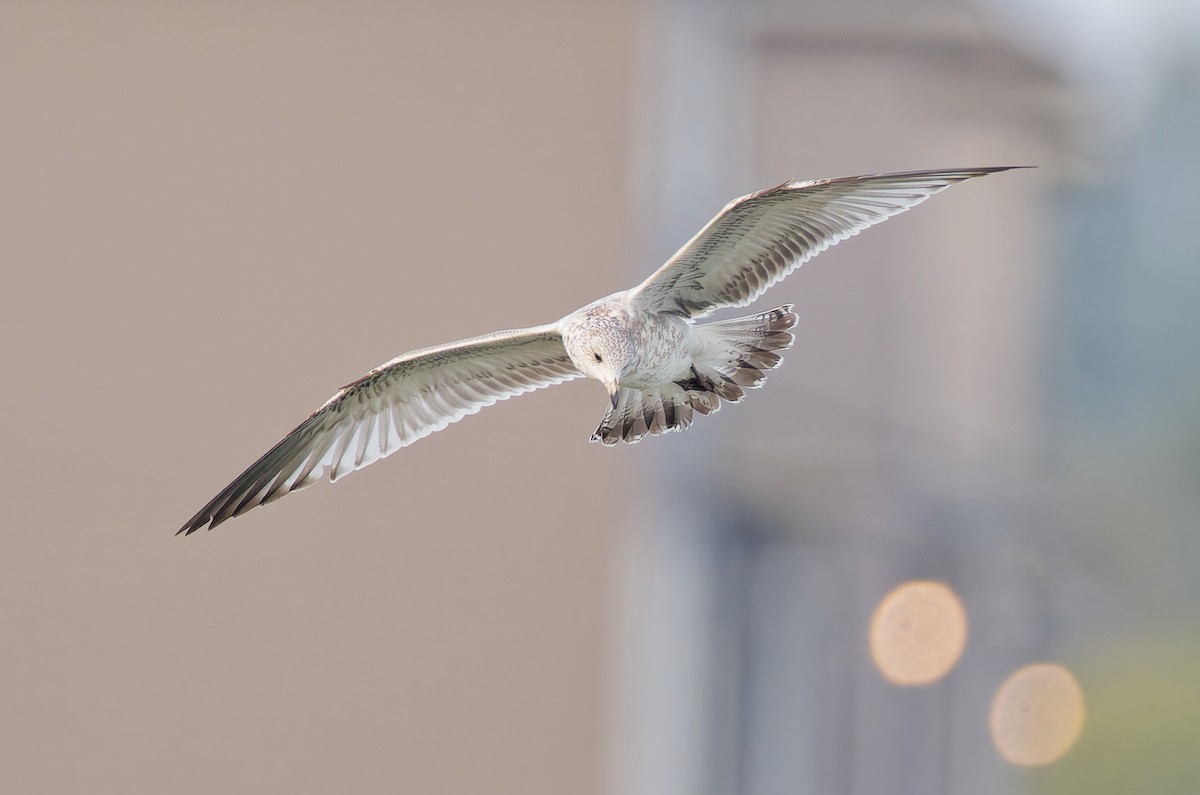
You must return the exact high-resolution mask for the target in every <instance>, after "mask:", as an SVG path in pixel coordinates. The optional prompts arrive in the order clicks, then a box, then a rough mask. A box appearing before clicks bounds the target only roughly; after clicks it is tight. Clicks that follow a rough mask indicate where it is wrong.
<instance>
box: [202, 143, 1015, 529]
mask: <svg viewBox="0 0 1200 795" xmlns="http://www.w3.org/2000/svg"><path fill="white" fill-rule="evenodd" d="M1009 168H1013V167H1011V166H1009V167H994V168H966V169H956V170H947V171H911V172H904V173H896V174H878V175H873V176H859V177H843V178H840V179H822V180H812V181H806V182H785V183H783V184H782V185H778V186H776V187H773V188H769V189H767V190H761V191H758V192H757V193H751V194H749V195H748V196H743V197H741V198H739V199H735V200H733V201H732V202H730V203H729V204H728V205H726V206H725V208H724V209H723V210H721V212H720V213H718V214H717V216H716V217H715V218H713V219H712V220H711V221H709V222H708V224H707V225H706V226H705V227H704V228H703V229H701V230H700V231H699V232H697V233H696V235H695V237H693V238H692V239H691V240H689V241H688V242H687V243H685V244H684V245H683V247H682V248H680V249H679V251H677V252H676V253H675V255H674V256H672V257H671V258H670V259H669V260H667V262H666V264H664V265H663V266H662V267H661V268H659V269H658V270H657V271H655V272H654V273H653V274H652V275H651V276H650V278H648V279H646V281H644V282H642V283H641V284H639V285H638V286H636V287H634V288H633V289H631V290H625V291H624V292H619V293H614V294H613V295H610V296H608V297H607V298H601V299H600V300H598V301H594V302H593V303H590V304H588V305H587V306H585V307H583V308H581V309H578V310H576V311H574V312H572V313H570V314H569V315H567V316H566V317H564V318H562V319H561V320H559V321H557V322H554V323H549V324H547V325H544V326H534V327H532V328H523V329H514V330H510V331H498V332H495V333H494V334H485V335H484V336H482V337H472V338H470V339H464V340H459V341H457V342H450V343H447V344H445V345H437V346H434V347H432V348H422V349H421V350H416V351H412V352H410V353H406V354H403V355H402V356H399V357H397V358H395V359H393V360H391V361H390V362H387V363H385V364H382V365H380V366H379V367H376V368H375V369H374V370H371V371H370V372H369V373H367V374H366V375H364V376H362V377H361V378H359V379H358V380H356V381H354V382H352V383H350V384H347V385H346V386H344V387H342V388H341V389H339V390H338V392H337V394H335V395H334V396H333V397H331V398H330V399H329V400H327V401H326V402H325V403H324V404H323V405H322V406H321V407H320V408H318V409H317V410H316V411H314V412H313V413H312V415H311V416H309V418H308V419H306V420H305V421H304V422H302V423H300V425H298V426H297V427H296V429H295V430H293V431H292V432H291V433H289V434H288V435H287V436H285V437H284V438H283V440H282V441H280V442H279V443H278V444H277V445H275V446H274V447H272V448H271V449H270V450H269V451H268V452H267V453H266V454H265V455H263V456H262V458H260V459H258V460H257V461H255V462H254V463H253V464H251V465H250V467H249V468H248V469H246V471H245V472H243V473H242V474H240V475H238V477H237V478H236V479H235V480H234V481H233V482H232V483H230V484H229V485H228V486H226V487H225V489H224V490H222V491H221V493H220V494H218V495H217V496H216V497H214V498H213V499H212V500H211V501H209V503H208V504H207V505H205V506H204V507H203V508H201V509H200V510H199V511H198V512H197V513H196V515H195V516H193V517H192V518H191V519H189V520H188V521H187V523H186V524H184V526H183V527H182V528H180V530H179V532H180V533H185V534H190V533H192V532H195V531H196V530H198V529H200V528H201V527H204V526H205V525H208V527H209V528H210V529H211V528H214V527H216V526H217V525H219V524H221V523H222V522H224V521H225V520H226V519H229V518H230V517H232V516H238V515H240V514H243V513H245V512H246V511H248V510H250V509H251V508H254V507H255V506H258V505H265V504H266V503H268V502H272V501H273V500H276V499H278V498H280V497H282V496H283V495H285V494H288V493H289V492H293V491H297V490H299V489H302V488H305V487H307V486H310V485H312V484H313V483H316V482H317V481H318V480H320V479H321V478H322V477H324V476H325V474H326V472H328V474H329V479H330V480H331V481H334V480H337V479H338V478H340V477H342V476H343V475H346V474H348V473H350V472H353V471H354V470H356V469H361V468H363V467H365V466H367V465H368V464H372V463H374V462H376V461H378V460H379V459H381V458H384V457H386V456H389V455H391V454H392V453H394V452H396V451H397V450H399V449H400V448H401V447H405V446H407V445H409V444H412V443H413V442H415V441H417V440H418V439H422V438H424V437H426V436H428V435H429V434H431V433H433V432H435V431H440V430H441V429H442V428H445V427H446V426H447V425H449V424H450V423H452V422H457V421H458V420H460V419H462V418H463V417H465V416H467V415H468V414H474V413H475V412H477V411H479V409H481V408H483V407H484V406H490V405H492V404H493V403H495V402H496V401H498V400H506V399H507V398H510V397H513V396H514V395H520V394H523V393H525V392H531V391H533V390H535V389H541V388H542V387H547V386H550V385H552V384H558V383H561V382H563V381H569V380H571V379H574V378H579V377H584V376H586V377H588V378H594V379H596V380H597V381H599V382H600V383H601V384H603V385H604V387H605V389H607V390H608V395H609V399H610V404H609V407H608V410H607V411H606V412H605V414H604V418H603V419H602V420H601V421H600V425H599V427H598V428H597V429H596V431H595V433H593V434H592V437H591V438H592V441H594V442H600V443H601V444H605V445H613V444H616V443H617V442H627V443H633V442H637V441H639V440H640V439H642V438H643V437H644V436H647V435H651V436H653V435H657V434H661V433H667V432H669V431H680V430H683V429H684V428H687V427H688V426H689V425H691V423H692V420H693V419H694V418H695V416H696V415H697V414H711V413H712V412H714V411H716V410H717V409H718V408H720V406H721V402H722V401H727V402H730V403H736V402H738V401H740V400H741V399H742V397H743V396H744V395H745V391H746V390H747V389H753V388H755V387H758V386H761V385H762V383H763V381H764V379H765V378H766V373H767V371H769V370H772V369H774V368H775V367H777V366H778V365H779V363H780V360H781V359H780V353H779V352H780V351H782V350H785V349H787V348H789V347H791V344H792V342H793V340H794V339H795V337H794V335H793V334H792V328H793V327H794V326H795V325H796V315H795V314H794V313H793V312H792V307H791V305H784V306H781V307H779V308H777V309H772V310H770V311H767V312H762V313H759V314H755V315H750V316H748V317H739V318H734V319H732V320H721V321H717V322H711V323H696V321H697V320H698V319H700V318H703V317H706V316H707V315H709V314H711V313H712V312H714V311H715V310H717V309H720V308H722V307H727V306H728V307H736V306H745V305H747V304H749V303H750V302H752V301H754V300H755V299H756V298H758V297H759V296H760V295H762V294H763V293H764V292H765V291H766V290H767V288H768V287H770V286H771V285H773V284H775V283H776V282H778V281H779V280H780V279H782V278H783V277H785V276H787V275H788V274H789V273H791V272H792V271H794V270H795V269H796V268H797V267H799V266H800V265H801V264H803V263H804V262H807V261H808V260H810V259H812V258H813V257H814V256H816V255H817V254H819V253H821V252H822V251H824V250H825V249H827V248H829V247H830V246H832V245H834V244H835V243H838V242H840V241H842V240H845V239H846V238H848V237H851V236H853V235H856V234H858V233H859V232H861V231H862V230H863V229H866V228H867V227H869V226H873V225H874V224H877V223H879V222H880V221H883V220H885V219H887V218H890V217H892V216H893V215H897V214H899V213H902V212H904V211H905V210H908V209H909V208H911V207H915V206H916V205H918V204H920V203H921V202H923V201H925V199H927V198H929V197H930V196H932V195H933V194H935V193H937V192H939V191H941V190H943V189H945V188H947V187H949V186H950V185H953V184H954V183H957V182H962V181H963V180H967V179H971V178H972V177H979V176H983V175H985V174H991V173H994V172H997V171H1007V170H1009Z"/></svg>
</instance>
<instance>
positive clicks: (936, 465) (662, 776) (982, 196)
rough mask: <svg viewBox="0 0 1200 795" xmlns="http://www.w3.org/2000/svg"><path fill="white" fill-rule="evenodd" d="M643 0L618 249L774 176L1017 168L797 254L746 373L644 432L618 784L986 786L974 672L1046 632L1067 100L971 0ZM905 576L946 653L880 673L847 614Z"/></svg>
mask: <svg viewBox="0 0 1200 795" xmlns="http://www.w3.org/2000/svg"><path fill="white" fill-rule="evenodd" d="M643 24H644V25H645V28H644V30H643V37H644V43H643V48H642V51H643V60H642V73H643V74H644V75H645V76H646V80H645V82H644V86H645V87H644V89H643V90H644V92H645V93H644V94H643V96H642V97H641V108H642V113H641V122H642V128H641V129H642V131H643V133H644V134H645V135H646V139H645V141H646V142H645V143H644V144H643V146H644V149H643V150H642V151H641V152H640V153H639V155H640V158H641V160H640V167H638V168H636V169H635V173H636V174H637V179H638V181H637V183H636V185H635V189H636V193H637V196H638V199H639V200H640V201H641V202H642V210H641V212H640V216H641V217H643V218H650V219H655V220H656V225H655V226H654V227H648V228H647V229H646V231H645V240H644V247H643V250H644V251H645V256H644V258H643V260H642V261H640V262H637V263H636V267H637V268H638V269H639V270H644V269H645V267H646V266H647V265H648V264H650V263H656V262H658V261H660V260H661V259H662V258H663V257H664V256H666V255H669V254H670V253H671V251H672V250H673V247H674V246H675V245H677V244H678V242H680V241H682V240H685V239H687V237H688V236H689V235H690V234H691V233H692V232H693V231H694V229H695V228H697V227H698V226H699V225H700V224H701V223H703V222H704V221H705V220H707V218H708V217H709V216H710V215H711V214H712V213H713V212H714V211H715V210H716V209H718V208H720V206H721V205H722V204H723V203H724V201H726V200H727V199H728V198H729V197H730V196H734V195H738V194H741V193H746V192H749V191H751V190H754V189H757V188H760V187H763V186H765V185H769V184H773V183H777V182H780V181H782V180H784V179H788V178H793V177H794V178H813V177H832V176H842V175H846V174H856V173H870V172H880V171H893V170H908V169H914V168H929V167H957V166H968V165H1037V166H1039V167H1040V168H1039V170H1037V171H1025V172H1011V173H1006V174H1002V175H999V176H996V177H989V178H987V179H983V180H978V181H974V182H972V183H969V184H967V185H964V186H962V187H956V188H954V189H951V190H949V191H947V192H946V193H943V194H939V195H938V196H936V197H934V198H933V199H931V200H930V201H929V202H928V203H927V204H924V205H922V206H921V207H919V208H918V209H916V210H914V211H913V212H911V213H909V214H906V215H905V216H903V217H901V218H898V219H895V220H893V221H889V222H888V223H886V224H884V225H883V226H881V227H877V228H874V229H872V230H870V232H868V233H867V234H864V235H863V236H862V237H860V238H854V239H852V240H850V241H847V242H846V243H844V244H842V245H840V246H838V247H837V248H835V249H833V250H831V251H829V252H828V253H826V254H823V255H822V256H820V257H819V258H817V259H816V260H814V261H813V262H811V263H809V264H807V265H805V266H804V268H803V269H802V270H801V271H800V272H799V273H797V274H795V275H793V276H792V277H790V278H789V279H788V280H787V281H785V282H783V283H782V284H781V285H779V286H776V287H775V288H773V289H772V290H771V291H770V293H769V294H768V295H767V296H765V297H764V298H762V299H760V302H759V304H758V306H760V307H764V308H765V307H768V306H775V305H778V304H781V303H784V302H795V303H796V306H797V312H798V313H799V315H800V324H799V326H798V339H797V343H796V346H795V347H794V348H793V350H792V351H790V353H789V354H788V355H787V356H786V357H785V366H784V367H783V368H782V369H780V370H779V371H777V372H775V373H773V374H772V375H771V376H770V378H769V379H768V383H767V385H766V388H765V389H763V390H762V391H761V392H759V393H752V394H751V395H749V396H748V397H747V398H746V399H745V401H744V402H743V403H742V404H740V405H737V406H733V407H727V408H726V409H725V410H724V411H723V412H722V414H721V415H720V416H719V417H718V418H716V419H712V418H709V419H701V420H700V421H699V422H698V423H697V425H698V426H699V425H703V426H704V427H703V432H692V433H688V434H685V435H684V437H681V438H678V439H671V440H670V441H669V443H668V444H662V443H654V442H650V443H647V444H646V445H644V447H646V448H649V449H645V450H639V453H643V454H645V455H644V457H643V458H641V459H640V460H639V462H638V465H639V476H640V478H641V482H642V483H644V484H647V486H649V487H643V488H640V489H639V488H637V487H636V486H631V487H630V490H631V491H634V492H636V493H638V494H639V496H640V497H641V507H640V511H639V516H640V521H638V522H636V523H635V527H634V528H633V529H632V531H631V533H630V542H629V543H630V548H631V549H630V552H629V563H628V566H627V570H626V571H627V579H626V581H625V587H624V592H623V598H624V616H625V626H626V628H627V632H626V635H625V636H624V638H623V643H624V644H625V646H624V648H625V651H624V652H623V656H622V660H623V661H624V667H623V668H622V669H620V671H621V674H622V675H623V677H624V678H623V679H622V680H620V681H622V682H623V683H624V685H625V689H624V690H623V691H622V701H621V704H622V707H621V710H620V712H619V715H620V718H619V721H618V723H617V730H616V736H617V738H618V745H617V748H616V770H617V775H618V779H617V781H618V784H617V786H616V787H614V789H613V791H614V792H622V793H646V794H647V795H648V794H649V793H655V795H665V794H666V793H697V792H712V793H721V792H737V793H743V794H745V795H758V794H760V793H761V794H763V795H765V794H766V793H802V792H812V793H833V792H837V793H877V792H889V793H929V792H968V791H969V792H980V793H983V792H998V791H1009V787H1010V786H1011V785H1012V784H1013V783H1014V782H1016V781H1019V779H1018V778H1016V777H1017V776H1019V775H1020V773H1019V772H1014V771H1013V770H1012V769H1011V768H1008V767H1006V765H1005V763H1004V762H1003V761H1002V760H1001V759H1000V758H999V757H998V756H997V755H996V753H995V750H994V749H993V747H992V744H991V742H990V740H989V738H988V736H987V731H986V720H987V717H986V716H987V712H988V701H989V699H990V698H991V696H992V693H993V691H994V689H995V687H996V684H997V683H998V682H999V681H1001V680H1002V679H1003V678H1004V676H1005V674H1006V673H1007V672H1008V671H1011V670H1012V669H1013V668H1014V667H1015V666H1016V665H1019V664H1020V663H1021V662H1027V661H1031V660H1034V659H1040V658H1042V657H1046V656H1047V655H1048V654H1050V652H1051V651H1052V646H1053V643H1054V641H1053V637H1052V635H1053V633H1052V632H1051V626H1052V624H1053V622H1054V620H1055V619H1054V615H1055V599H1056V591H1055V585H1054V581H1053V577H1052V576H1050V575H1049V572H1051V571H1053V569H1054V568H1055V567H1056V566H1057V565H1058V564H1060V563H1061V562H1063V561H1062V559H1063V556H1065V555H1067V554H1069V553H1068V552H1067V551H1066V548H1065V547H1064V546H1063V545H1061V544H1058V543H1056V541H1055V540H1054V534H1053V533H1051V532H1048V524H1049V522H1050V521H1051V517H1050V515H1049V514H1050V512H1049V510H1048V505H1047V500H1046V497H1047V495H1046V491H1045V488H1044V485H1045V478H1046V473H1047V449H1048V448H1047V444H1046V441H1045V434H1046V428H1045V417H1044V413H1045V403H1044V397H1045V396H1044V393H1043V392H1042V388H1041V380H1040V379H1041V376H1042V372H1043V368H1044V364H1045V362H1044V351H1043V347H1042V346H1043V336H1044V333H1045V327H1046V323H1047V313H1048V312H1049V311H1050V309H1051V306H1050V304H1049V301H1050V290H1051V288H1053V287H1054V285H1055V281H1054V263H1053V245H1054V243H1055V240H1056V234H1057V230H1056V229H1054V228H1052V227H1051V225H1050V223H1049V218H1050V216H1049V215H1048V214H1047V212H1046V206H1045V203H1046V202H1047V201H1048V199H1047V195H1048V192H1049V189H1050V187H1051V186H1053V185H1054V184H1056V183H1057V181H1058V180H1060V179H1061V177H1062V175H1063V172H1064V169H1065V168H1066V167H1068V166H1069V164H1070V162H1071V161H1072V153H1071V152H1070V150H1069V149H1068V143H1067V142H1068V140H1069V137H1068V135H1067V133H1068V132H1069V124H1070V121H1071V118H1072V115H1073V113H1074V110H1075V107H1074V101H1073V100H1072V97H1071V95H1070V93H1069V92H1068V91H1067V90H1066V88H1065V87H1064V86H1063V84H1062V83H1061V81H1060V80H1059V79H1058V78H1057V77H1056V75H1055V74H1054V73H1053V72H1052V71H1050V70H1049V69H1048V68H1046V67H1044V66H1043V65H1041V64H1039V63H1038V62H1037V61H1036V60H1033V59H1032V58H1031V57H1029V56H1028V55H1026V54H1025V53H1023V52H1021V51H1020V50H1018V49H1016V48H1015V47H1014V46H1012V45H1011V44H1009V43H1008V42H1006V41H1005V40H1003V39H1001V38H1000V37H999V36H998V35H997V34H996V33H995V32H994V31H993V29H992V27H991V26H990V24H989V22H988V21H987V20H986V19H985V18H984V17H983V16H982V14H981V13H980V12H979V11H978V10H977V9H976V8H975V6H973V5H971V4H969V3H963V2H953V1H951V0H907V1H906V2H901V3H896V2H874V1H872V0H858V1H857V2H850V3H846V2H841V3H804V4H798V3H785V2H757V3H729V4H717V3H703V2H696V3H690V2H664V3H659V4H655V5H653V6H652V7H651V8H648V9H647V10H646V11H645V12H644V23H643ZM1064 164H1067V165H1066V166H1065V165H1064ZM658 219H666V223H657V221H658ZM632 274H633V272H631V275H632ZM699 430H700V429H699V428H697V429H696V431H699ZM663 472H672V473H673V475H672V477H670V478H664V477H663V476H662V473H663ZM651 484H652V485H651ZM918 578H919V579H935V580H942V581H945V582H947V583H948V584H950V585H951V586H952V587H953V588H954V589H955V590H956V591H957V593H958V594H959V595H960V597H961V598H962V600H963V602H964V603H965V605H966V608H967V614H968V616H969V620H970V626H969V640H968V643H967V646H966V651H965V655H964V657H963V660H962V662H961V663H960V665H959V666H958V668H957V669H956V670H955V671H954V672H953V673H952V674H951V675H950V676H949V677H948V678H947V679H946V680H944V681H942V682H940V683H938V684H937V685H936V686H929V687H926V688H922V689H900V688H896V687H894V686H891V685H888V684H885V683H884V682H883V680H882V678H881V677H880V675H879V672H878V671H877V670H875V668H874V666H873V665H872V662H871V658H870V655H869V654H868V653H867V649H866V636H867V624H868V621H869V619H870V616H871V612H872V610H873V609H874V608H875V605H876V604H877V603H878V602H879V600H880V599H881V598H882V597H883V596H884V595H885V594H886V593H887V592H888V591H889V590H890V589H892V588H893V587H895V586H896V585H898V584H900V583H902V582H904V581H906V580H911V579H918ZM980 782H983V784H982V785H981V783H980Z"/></svg>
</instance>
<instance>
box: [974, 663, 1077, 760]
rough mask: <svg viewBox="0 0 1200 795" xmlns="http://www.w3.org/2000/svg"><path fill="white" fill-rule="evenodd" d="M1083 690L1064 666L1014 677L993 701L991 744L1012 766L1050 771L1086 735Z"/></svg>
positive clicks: (1030, 669)
mask: <svg viewBox="0 0 1200 795" xmlns="http://www.w3.org/2000/svg"><path fill="white" fill-rule="evenodd" d="M1083 721H1084V701H1083V690H1082V689H1081V688H1080V687H1079V683H1078V682H1077V681H1076V680H1075V677H1074V675H1072V674H1071V672H1070V671H1068V670H1067V669H1066V668H1064V667H1062V666H1061V665H1055V664H1053V663H1037V664H1034V665H1026V666H1025V667H1023V668H1020V669H1018V670H1017V671H1015V672H1014V673H1013V674H1012V675H1011V676H1009V677H1008V679H1006V680H1005V681H1004V684H1002V685H1000V688H999V690H997V691H996V696H995V698H994V699H993V700H992V714H991V727H992V742H993V743H995V744H996V750H997V751H999V752H1000V755H1001V756H1002V757H1004V758H1005V759H1006V760H1008V761H1009V762H1011V763H1013V764H1014V765H1046V764H1049V763H1051V762H1053V761H1055V760H1057V759H1059V758H1060V757H1061V756H1062V755H1063V754H1065V753H1066V752H1067V751H1069V750H1070V749H1071V746H1073V745H1074V744H1075V741H1076V740H1078V739H1079V735H1080V733H1081V732H1082V731H1083Z"/></svg>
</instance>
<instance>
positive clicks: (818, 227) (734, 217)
mask: <svg viewBox="0 0 1200 795" xmlns="http://www.w3.org/2000/svg"><path fill="white" fill-rule="evenodd" d="M1009 168H1011V167H1000V168H966V169H958V170H950V171H909V172H903V173H898V174H877V175H874V176H865V177H843V178H841V179H822V180H815V181H810V182H785V183H784V184H782V185H779V186H778V187H775V188H770V189H768V190H763V191H759V192H758V193H752V194H750V195H749V196H743V197H741V198H740V199H734V200H733V201H732V202H730V203H729V204H728V205H726V206H725V209H723V210H722V211H721V212H720V213H718V215H717V217H716V218H713V219H712V220H711V221H709V222H708V224H707V225H706V226H705V227H704V228H703V229H701V230H700V231H699V232H697V233H696V236H695V237H693V238H692V239H691V240H689V241H688V242H687V243H685V244H684V245H683V248H681V249H679V251H677V252H676V253H675V255H674V256H673V257H671V259H669V260H667V263H666V264H665V265H663V266H662V267H661V268H659V269H658V270H657V271H655V272H654V274H653V275H651V276H650V278H649V279H647V280H646V281H645V282H643V283H642V284H640V285H638V286H637V287H635V288H633V289H632V290H630V291H629V298H630V300H634V301H639V302H641V304H642V305H643V306H645V307H646V308H648V309H651V310H654V311H658V312H671V313H674V314H680V315H683V316H685V317H703V316H704V315H707V314H709V313H711V312H712V311H714V310H715V309H717V308H719V307H722V306H744V305H746V304H748V303H750V302H751V301H753V300H754V299H755V298H758V297H759V296H760V295H762V294H763V292H764V291H766V289H767V288H768V287H770V286H771V285H773V284H775V283H776V282H777V281H779V280H780V279H782V278H783V277H784V276H787V275H788V274H789V273H791V272H792V271H793V270H795V269H796V268H798V267H800V265H802V264H803V263H805V262H807V261H808V260H810V259H812V258H813V257H815V256H816V255H817V254H820V253H821V252H822V251H824V250H825V249H827V248H829V247H830V246H832V245H833V244H834V243H838V242H840V241H842V240H845V239H846V238H848V237H851V236H852V235H856V234H858V233H859V232H861V231H862V230H864V229H866V228H867V227H869V226H873V225H875V224H877V223H879V222H880V221H883V220H886V219H888V218H890V217H892V216H893V215H896V214H898V213H902V212H904V211H905V210H908V209H910V208H912V207H915V206H916V205H918V204H920V203H921V202H923V201H925V200H926V199H928V198H929V197H930V196H932V195H933V194H935V193H937V192H938V191H940V190H943V189H945V188H947V187H949V186H950V185H953V184H954V183H956V182H962V181H963V180H966V179H970V178H971V177H978V176H982V175H984V174H991V173H993V172H996V171H1007V170H1008V169H1009Z"/></svg>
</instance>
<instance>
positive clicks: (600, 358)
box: [592, 353, 604, 362]
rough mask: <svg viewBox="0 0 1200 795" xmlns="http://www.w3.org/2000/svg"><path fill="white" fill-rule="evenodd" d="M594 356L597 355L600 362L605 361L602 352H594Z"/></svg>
mask: <svg viewBox="0 0 1200 795" xmlns="http://www.w3.org/2000/svg"><path fill="white" fill-rule="evenodd" d="M592 356H595V357H596V361H598V362H602V361H604V357H602V356H601V355H600V354H598V353H593V354H592Z"/></svg>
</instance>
